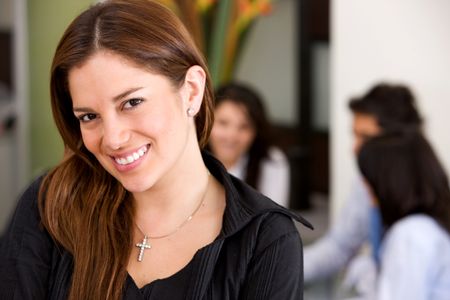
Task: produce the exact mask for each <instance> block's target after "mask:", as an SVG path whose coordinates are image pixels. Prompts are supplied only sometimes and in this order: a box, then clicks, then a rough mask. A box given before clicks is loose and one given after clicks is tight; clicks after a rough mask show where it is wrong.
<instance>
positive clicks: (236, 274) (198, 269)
mask: <svg viewBox="0 0 450 300" xmlns="http://www.w3.org/2000/svg"><path fill="white" fill-rule="evenodd" d="M203 159H204V161H205V164H206V166H207V167H208V169H209V171H210V173H211V174H212V175H213V176H214V177H215V178H216V179H217V180H218V181H219V182H221V183H222V184H223V186H224V188H225V193H226V208H225V212H224V217H223V224H222V230H221V233H220V234H219V236H218V237H217V238H216V240H215V241H214V242H212V243H211V244H209V245H207V246H205V247H203V248H201V249H200V250H198V251H197V253H196V254H195V255H194V257H193V258H192V260H191V261H190V262H189V263H188V264H187V265H186V267H184V268H183V269H182V270H180V271H179V272H177V273H176V274H174V275H172V276H170V277H168V278H165V279H160V280H155V281H153V282H151V283H150V284H148V285H146V286H144V287H143V288H141V289H139V288H138V287H137V286H136V285H135V283H134V281H133V280H132V278H131V277H130V276H128V277H127V280H126V282H125V290H124V294H123V299H139V300H143V299H171V300H177V299H183V300H184V299H193V300H194V299H195V300H198V299H211V300H212V299H214V300H217V299H258V300H259V299H303V254H302V243H301V239H300V236H299V233H298V230H297V229H296V227H295V225H294V224H293V222H292V218H294V219H295V220H297V221H299V222H301V223H303V224H304V225H306V226H308V227H311V225H310V224H309V223H308V222H307V221H305V220H304V219H303V218H302V217H300V216H298V215H296V214H293V213H292V212H290V211H289V210H287V209H285V208H283V207H281V206H279V205H278V204H276V203H275V202H273V201H271V200H270V199H268V198H267V197H265V196H263V195H261V194H260V193H258V192H256V191H255V190H254V189H252V188H251V187H249V186H248V185H246V184H245V183H243V182H242V181H240V180H239V179H237V178H235V177H233V176H231V175H229V174H228V173H227V172H226V170H225V168H224V167H223V166H222V164H221V163H220V162H218V161H217V160H216V159H214V158H213V157H212V156H210V155H209V154H207V153H203ZM40 182H41V180H39V179H38V180H36V181H35V182H34V183H33V184H31V185H30V187H29V188H28V189H27V191H26V192H25V193H24V194H23V195H22V197H21V199H20V201H19V203H18V205H17V208H16V211H15V214H14V215H13V218H12V220H11V222H10V224H9V227H8V228H7V231H6V232H5V234H4V236H3V237H2V243H1V247H0V299H33V300H36V299H52V300H53V299H66V298H67V295H68V291H69V289H70V281H71V274H72V271H73V262H72V256H71V255H70V253H69V252H68V251H66V250H65V249H62V248H61V247H60V246H58V245H56V244H55V243H54V241H53V240H52V238H51V237H50V235H49V234H48V232H47V231H46V230H45V229H43V227H42V225H41V224H40V216H39V211H38V208H37V194H38V190H39V186H40Z"/></svg>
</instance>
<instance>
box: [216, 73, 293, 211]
mask: <svg viewBox="0 0 450 300" xmlns="http://www.w3.org/2000/svg"><path fill="white" fill-rule="evenodd" d="M271 134H272V133H271V126H270V122H269V121H268V119H267V115H266V111H265V108H264V104H263V101H262V99H261V96H260V95H259V94H258V93H257V92H256V91H255V90H253V89H252V88H251V87H249V86H247V85H245V84H242V83H236V82H234V83H228V84H226V85H223V86H221V87H220V88H219V89H218V90H217V92H216V107H215V121H214V126H213V129H212V131H211V136H210V142H209V147H210V150H211V151H212V153H213V154H214V155H215V156H216V157H217V158H218V159H219V160H220V161H221V162H222V163H223V164H224V165H225V167H226V168H227V170H228V172H229V173H231V174H233V175H234V176H236V177H238V178H239V179H242V180H244V181H245V182H246V183H248V184H249V185H251V186H252V187H254V188H256V189H257V190H259V191H260V192H261V193H263V194H264V195H266V196H268V197H269V198H271V199H272V200H274V201H275V202H277V203H278V204H281V205H283V206H285V207H288V204H289V203H288V200H289V187H290V184H289V182H290V170H289V163H288V161H287V158H286V156H285V155H284V153H283V152H282V151H281V150H280V149H278V148H277V147H274V146H273V143H272V137H271Z"/></svg>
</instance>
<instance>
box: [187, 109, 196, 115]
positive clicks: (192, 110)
mask: <svg viewBox="0 0 450 300" xmlns="http://www.w3.org/2000/svg"><path fill="white" fill-rule="evenodd" d="M186 113H187V115H188V116H189V117H192V116H193V115H194V113H195V111H194V109H193V108H192V107H189V108H188V109H187V111H186Z"/></svg>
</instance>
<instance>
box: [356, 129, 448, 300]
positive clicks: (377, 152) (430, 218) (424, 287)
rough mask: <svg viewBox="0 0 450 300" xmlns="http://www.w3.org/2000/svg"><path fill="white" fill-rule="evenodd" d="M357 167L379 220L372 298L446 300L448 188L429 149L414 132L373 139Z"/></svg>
mask: <svg viewBox="0 0 450 300" xmlns="http://www.w3.org/2000/svg"><path fill="white" fill-rule="evenodd" d="M358 164H359V168H360V170H361V173H362V174H363V176H364V178H365V180H366V182H367V184H368V185H369V189H370V191H371V194H372V197H373V204H374V207H375V209H378V210H379V217H380V221H381V222H379V224H380V226H379V228H376V226H374V227H372V230H371V231H372V232H371V233H372V246H373V247H372V249H373V252H374V254H375V255H374V258H375V262H376V263H377V267H378V268H377V270H378V275H377V284H376V288H375V294H376V299H417V300H419V299H423V300H425V299H434V300H440V299H442V300H444V299H450V189H449V182H448V178H447V175H446V174H445V171H444V169H443V167H442V166H441V164H440V163H439V160H438V158H437V157H436V155H435V153H434V151H433V149H432V147H431V146H430V144H429V143H428V142H427V140H426V139H425V138H424V137H423V135H422V134H420V133H418V132H415V133H405V132H403V133H402V134H395V133H391V134H387V135H383V136H380V137H375V138H373V139H371V140H369V141H368V142H366V143H365V144H364V145H363V146H362V148H361V151H360V152H359V155H358ZM372 216H376V214H373V215H372ZM376 223H377V222H372V224H376ZM377 235H378V239H377ZM377 240H379V241H381V243H378V242H377ZM378 245H380V246H378ZM378 253H379V255H378Z"/></svg>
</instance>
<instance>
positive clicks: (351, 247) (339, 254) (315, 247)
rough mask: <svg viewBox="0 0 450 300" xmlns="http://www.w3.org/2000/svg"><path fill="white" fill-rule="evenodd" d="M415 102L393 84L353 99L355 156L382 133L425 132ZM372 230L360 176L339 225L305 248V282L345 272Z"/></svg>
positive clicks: (404, 89) (411, 94)
mask: <svg viewBox="0 0 450 300" xmlns="http://www.w3.org/2000/svg"><path fill="white" fill-rule="evenodd" d="M415 102H416V101H415V98H414V95H413V93H412V92H411V90H410V89H409V87H407V86H405V85H396V84H389V83H379V84H376V85H375V86H373V87H372V88H370V89H369V90H368V91H367V92H366V93H365V94H364V95H362V96H361V97H356V98H354V99H351V101H350V102H349V108H350V111H351V112H352V114H353V152H354V154H355V155H357V153H358V152H359V149H360V147H361V146H362V145H363V144H364V143H365V142H366V141H367V140H368V139H370V138H372V137H375V136H377V135H380V134H382V133H387V132H391V131H421V127H422V118H421V116H420V114H419V112H418V110H417V108H416V103H415ZM369 228H370V196H369V193H368V191H367V188H366V186H365V185H364V184H363V181H362V179H361V178H360V176H358V177H356V178H355V180H354V182H353V184H352V188H351V191H350V194H349V198H348V199H347V201H346V204H345V205H344V207H343V208H342V210H341V211H340V213H339V215H338V216H337V219H336V222H335V223H334V224H333V225H332V226H331V228H330V229H329V230H328V232H327V233H326V234H325V235H324V236H323V237H321V238H320V239H318V240H317V241H315V242H314V243H312V244H311V245H308V246H306V247H305V253H304V267H305V269H304V274H305V282H306V283H312V282H314V281H317V280H323V279H326V278H330V277H331V276H335V275H337V274H338V273H339V272H340V271H343V270H344V269H345V268H346V267H347V266H348V264H349V262H350V261H352V259H353V258H354V257H356V256H357V254H358V253H359V252H360V250H361V248H362V246H363V245H365V244H367V241H368V239H369ZM354 262H357V260H354ZM351 268H352V266H350V269H351ZM355 268H358V266H357V264H355ZM347 280H350V281H351V280H352V279H351V278H348V279H347Z"/></svg>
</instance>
